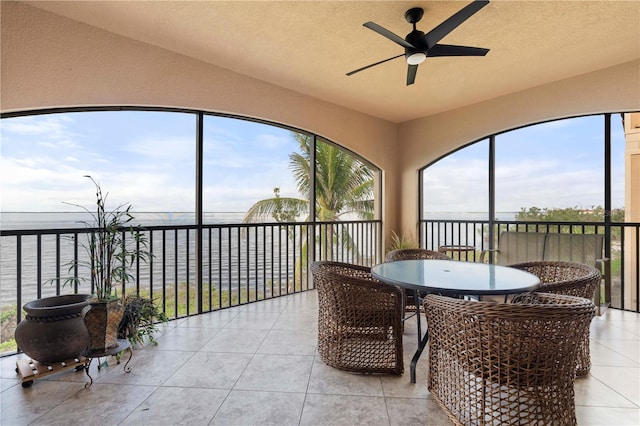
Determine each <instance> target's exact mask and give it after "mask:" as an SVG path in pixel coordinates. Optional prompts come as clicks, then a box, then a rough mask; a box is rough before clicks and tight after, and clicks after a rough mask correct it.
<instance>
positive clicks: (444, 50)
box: [429, 44, 489, 57]
mask: <svg viewBox="0 0 640 426" xmlns="http://www.w3.org/2000/svg"><path fill="white" fill-rule="evenodd" d="M488 52H489V49H483V48H482V47H468V46H454V45H452V44H436V45H435V46H433V47H432V48H431V49H429V56H433V57H436V56H485V55H486V54H487V53H488Z"/></svg>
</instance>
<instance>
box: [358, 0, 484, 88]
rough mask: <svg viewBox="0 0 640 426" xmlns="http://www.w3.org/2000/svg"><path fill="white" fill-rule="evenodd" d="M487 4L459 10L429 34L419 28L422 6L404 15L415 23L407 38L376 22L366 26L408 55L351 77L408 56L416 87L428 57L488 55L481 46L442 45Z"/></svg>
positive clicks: (477, 0) (481, 1)
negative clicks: (421, 65) (417, 24)
mask: <svg viewBox="0 0 640 426" xmlns="http://www.w3.org/2000/svg"><path fill="white" fill-rule="evenodd" d="M487 4H489V1H488V0H475V1H473V2H472V3H470V4H468V5H467V6H465V7H463V8H462V9H461V10H460V11H458V12H457V13H455V14H454V15H452V16H451V17H449V18H448V19H446V20H445V21H444V22H442V23H441V24H440V25H438V26H437V27H435V28H434V29H432V30H431V31H429V32H428V33H427V34H425V33H423V32H422V31H419V30H418V29H416V23H417V22H419V21H420V19H422V15H423V14H424V10H423V9H422V8H420V7H414V8H412V9H409V10H407V11H406V13H405V14H404V18H405V19H406V20H407V22H408V23H410V24H413V31H411V32H410V33H409V34H407V36H406V37H405V38H404V39H403V38H401V37H400V36H397V35H396V34H394V33H392V32H391V31H389V30H387V29H386V28H383V27H381V26H380V25H378V24H376V23H375V22H371V21H369V22H365V23H364V24H363V26H365V27H367V28H369V29H370V30H373V31H375V32H376V33H378V34H380V35H381V36H383V37H386V38H388V39H389V40H391V41H393V42H394V43H397V44H399V45H400V46H402V47H404V53H402V54H400V55H397V56H393V57H391V58H388V59H384V60H382V61H379V62H376V63H375V64H371V65H367V66H365V67H362V68H358V69H357V70H354V71H351V72H348V73H347V75H348V76H350V75H353V74H355V73H358V72H360V71H364V70H366V69H368V68H371V67H374V66H376V65H380V64H383V63H385V62H387V61H390V60H392V59H396V58H399V57H401V56H404V57H405V58H406V60H407V64H408V68H407V86H409V85H411V84H413V83H414V81H415V79H416V72H417V71H418V65H419V64H421V63H422V62H424V60H425V59H427V57H437V56H485V55H486V54H487V53H488V52H489V49H483V48H480V47H468V46H455V45H451V44H438V42H439V41H440V40H442V39H443V38H444V37H445V36H446V35H447V34H449V33H450V32H451V31H453V30H455V29H456V28H457V27H458V25H460V24H462V23H463V22H464V21H466V20H467V19H469V18H470V17H471V16H473V15H474V14H475V13H476V12H478V11H479V10H480V9H482V8H483V7H485V6H486V5H487Z"/></svg>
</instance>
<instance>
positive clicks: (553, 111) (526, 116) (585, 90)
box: [398, 60, 640, 232]
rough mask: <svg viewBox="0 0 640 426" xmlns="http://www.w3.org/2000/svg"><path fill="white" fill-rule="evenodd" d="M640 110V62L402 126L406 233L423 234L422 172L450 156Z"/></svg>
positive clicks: (400, 161)
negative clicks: (522, 130)
mask: <svg viewBox="0 0 640 426" xmlns="http://www.w3.org/2000/svg"><path fill="white" fill-rule="evenodd" d="M638 110H640V60H637V61H633V62H629V63H625V64H621V65H618V66H615V67H611V68H607V69H603V70H600V71H598V72H593V73H589V74H583V75H580V76H576V77H573V78H570V79H566V80H562V81H558V82H555V83H552V84H548V85H545V86H540V87H536V88H532V89H529V90H526V91H523V92H518V93H513V94H510V95H508V96H503V97H500V98H496V99H493V100H491V101H487V102H483V103H479V104H476V105H472V106H469V107H465V108H461V109H457V110H453V111H448V112H446V113H443V114H437V115H433V116H430V117H424V118H421V119H417V120H413V121H410V122H405V123H402V124H400V126H399V129H398V140H399V141H400V144H401V150H400V157H399V163H400V164H401V165H402V167H401V169H400V170H401V171H400V173H401V176H400V180H399V184H400V188H401V194H402V195H401V210H400V211H399V215H400V221H401V224H402V228H403V230H405V232H408V231H411V232H415V231H416V230H417V222H418V209H419V206H418V170H419V169H420V168H422V167H424V166H425V165H427V164H429V163H431V162H432V161H434V160H436V159H438V158H439V157H441V156H443V155H445V154H446V153H448V152H451V151H453V150H455V149H457V148H459V147H461V146H464V145H466V144H468V143H470V142H473V141H476V140H478V139H480V138H483V137H486V136H488V135H491V134H495V133H499V132H501V131H504V130H509V129H513V128H516V127H520V126H524V125H527V124H532V123H537V122H541V121H546V120H551V119H554V118H561V117H571V116H578V115H585V114H594V113H603V112H623V111H638ZM452 178H454V177H452Z"/></svg>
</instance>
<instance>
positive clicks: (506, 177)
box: [424, 115, 624, 212]
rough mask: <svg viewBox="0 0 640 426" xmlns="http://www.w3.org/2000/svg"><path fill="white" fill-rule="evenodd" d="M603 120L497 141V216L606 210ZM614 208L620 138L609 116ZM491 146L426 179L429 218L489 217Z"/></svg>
mask: <svg viewBox="0 0 640 426" xmlns="http://www.w3.org/2000/svg"><path fill="white" fill-rule="evenodd" d="M603 129H604V119H603V117H602V116H590V117H580V118H573V119H566V120H557V121H552V122H548V123H544V124H538V125H535V126H529V127H525V128H522V129H518V130H514V131H511V132H507V133H503V134H501V135H497V136H496V211H498V212H501V211H502V212H517V211H519V210H520V208H522V207H524V208H528V207H532V206H536V207H541V208H542V207H549V208H565V207H579V208H590V207H592V206H597V205H601V206H604V190H603V188H604V181H603V179H604V147H603ZM612 133H613V135H612V136H613V137H612V148H613V150H612V151H613V152H612V159H613V171H612V175H613V176H612V183H613V194H612V198H613V200H612V201H613V202H612V204H613V207H623V206H624V132H623V129H622V125H621V121H620V116H619V115H614V116H612ZM488 147H489V143H488V140H485V141H483V142H480V143H477V144H475V145H474V146H472V147H468V148H466V149H463V150H460V151H458V152H457V153H455V154H453V155H451V156H450V157H448V158H445V159H443V160H441V161H440V162H438V163H436V164H434V166H432V167H430V168H429V169H428V170H427V171H426V172H425V182H426V184H425V193H424V198H425V200H426V204H427V206H426V210H427V211H439V212H486V211H487V203H488V201H487V200H488V173H487V170H488Z"/></svg>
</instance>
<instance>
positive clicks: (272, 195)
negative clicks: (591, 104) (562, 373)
mask: <svg viewBox="0 0 640 426" xmlns="http://www.w3.org/2000/svg"><path fill="white" fill-rule="evenodd" d="M637 116H638V114H601V115H592V116H585V117H575V118H569V119H564V120H557V121H552V122H545V123H540V124H537V125H532V126H528V127H523V128H519V129H515V130H512V131H508V132H504V133H501V134H497V135H492V136H489V137H487V138H483V139H481V140H479V141H476V142H474V143H471V144H469V145H467V146H465V147H464V148H461V149H459V150H457V151H455V152H453V153H451V154H449V155H447V156H445V157H443V158H441V159H439V160H438V161H436V162H434V163H432V164H429V165H426V166H425V167H424V168H423V169H422V171H421V173H420V191H419V194H416V196H417V197H420V199H421V217H420V225H419V231H418V234H417V237H418V238H416V239H415V240H416V241H414V242H415V244H416V245H420V246H422V247H424V248H428V249H432V250H438V249H441V248H442V247H443V246H466V247H467V248H469V249H468V250H467V251H465V252H464V255H461V252H457V253H449V254H452V255H453V256H454V257H455V256H457V258H458V259H460V260H466V261H479V260H480V255H481V253H482V252H483V251H485V250H490V249H494V248H496V247H497V245H498V243H499V235H500V233H501V232H502V231H504V230H517V231H520V232H538V233H547V232H552V233H574V234H601V235H603V236H604V242H605V243H604V247H603V256H604V257H605V258H608V259H610V261H609V262H607V263H606V264H605V266H604V267H603V269H602V272H603V277H604V279H603V282H602V288H601V296H600V298H601V304H602V305H603V306H610V307H613V308H618V309H626V310H632V311H636V312H637V311H638V310H639V309H638V301H637V296H636V295H637V293H638V278H637V277H638V241H639V239H638V235H639V233H640V224H639V223H638V221H637V219H634V217H633V216H632V214H631V212H632V211H633V210H631V209H629V208H627V206H630V205H631V204H629V203H630V202H633V200H632V201H629V199H627V198H626V197H628V196H629V193H632V191H629V188H630V187H632V186H633V185H634V182H633V178H632V177H630V176H629V175H632V176H633V174H632V173H629V171H628V168H629V167H630V166H629V164H630V161H628V157H630V156H632V152H631V148H632V142H633V137H634V135H636V136H635V137H637V134H638V127H637V124H638V123H636V122H635V121H633V120H634V119H635V120H637ZM1 123H2V130H3V142H4V143H3V157H2V160H1V161H2V170H3V180H2V185H3V188H2V189H3V193H4V194H3V206H2V222H3V225H2V230H1V235H2V237H1V238H2V241H1V242H2V249H3V252H2V258H1V261H2V268H1V269H2V273H1V274H2V275H1V279H2V281H1V283H2V286H1V288H2V305H3V306H2V311H3V315H5V316H7V317H9V318H11V317H13V318H14V321H13V322H12V324H13V327H15V323H17V322H19V321H21V320H22V319H23V312H22V309H21V308H22V305H23V304H24V303H25V302H27V301H29V300H32V299H35V298H42V297H47V296H51V295H57V294H66V293H74V292H91V291H93V284H94V283H91V281H90V278H89V277H90V274H89V273H88V272H89V271H87V270H83V269H82V268H73V269H69V268H68V267H67V266H68V265H69V264H70V262H71V263H77V261H78V260H80V261H82V260H83V256H86V253H85V252H84V251H83V241H86V238H87V237H88V236H89V235H90V234H91V232H92V226H91V223H92V222H91V216H90V213H91V211H92V208H93V205H92V203H94V199H93V195H94V194H93V187H92V184H91V182H90V181H89V180H88V179H86V177H85V176H88V175H90V176H91V177H93V178H94V179H96V180H97V181H99V182H100V184H101V185H102V187H103V191H105V192H106V193H107V199H108V203H107V204H108V205H111V207H113V208H115V207H117V206H118V205H121V204H123V203H130V204H131V205H132V206H133V210H132V213H133V216H134V218H135V219H134V221H133V222H132V223H133V224H134V225H135V226H136V227H139V228H137V229H139V230H141V231H142V232H143V233H144V235H145V236H146V238H147V240H148V242H149V247H150V250H151V251H152V253H153V257H152V258H151V259H150V260H149V261H148V262H140V261H139V262H138V263H137V264H136V265H135V268H134V269H135V270H134V274H133V280H132V281H130V282H129V283H128V284H126V285H122V286H121V288H120V289H119V291H120V293H121V294H140V295H143V296H145V297H149V298H151V299H153V300H154V301H155V303H156V304H157V306H158V307H159V308H160V309H161V310H162V311H163V312H164V313H165V314H166V315H167V316H168V317H169V318H171V319H176V318H182V317H185V316H190V315H197V314H200V313H204V312H210V311H214V310H218V309H224V308H228V307H232V306H237V305H242V304H247V303H251V302H256V301H260V300H265V299H270V298H274V297H279V296H282V295H287V294H291V293H296V292H301V291H306V290H309V289H313V288H314V285H313V282H312V280H311V276H310V273H309V266H310V264H311V262H312V261H314V260H336V261H343V262H348V263H354V264H360V265H367V266H372V265H375V264H377V263H380V262H382V260H383V258H384V253H385V252H386V250H388V249H390V248H391V247H390V245H389V244H390V241H389V239H388V238H387V239H386V240H385V236H383V231H382V230H383V218H382V217H381V213H380V212H381V211H382V208H381V206H380V199H381V196H380V188H381V186H382V184H381V182H382V173H381V171H380V170H379V169H378V168H376V167H375V166H374V165H373V164H371V163H369V162H367V161H366V160H365V159H363V158H361V157H359V156H358V155H357V154H356V153H353V152H350V151H348V150H345V149H344V148H342V147H340V146H338V145H336V144H334V143H332V142H331V141H327V140H325V139H323V138H321V137H319V136H316V135H313V134H310V133H307V132H302V131H299V130H296V129H291V128H286V127H283V126H277V125H273V124H271V123H268V122H262V121H256V120H247V119H244V118H242V117H232V116H224V115H214V114H208V113H204V112H200V111H187V110H166V109H139V108H138V109H134V108H120V109H117V110H114V109H105V108H95V109H89V110H87V109H82V110H80V109H71V110H68V109H67V110H51V111H46V113H42V111H40V112H32V113H19V114H5V115H3V119H2V122H1ZM634 123H636V124H635V125H634ZM629 141H631V142H629ZM625 162H626V163H625ZM88 165H91V166H88ZM636 175H637V170H636ZM632 198H633V197H632ZM635 202H636V203H637V200H636V201H635ZM85 208H86V210H85ZM130 232H131V230H130V229H122V234H123V236H124V240H125V241H126V244H135V240H134V239H133V238H132V235H131V233H130ZM385 241H386V244H385ZM486 261H491V262H492V261H494V259H492V258H491V256H489V257H488V258H487V260H486ZM69 275H73V276H74V277H75V278H78V279H77V280H75V281H76V284H74V285H65V282H66V278H68V277H69ZM12 334H13V333H12V331H11V330H9V331H7V332H5V333H4V334H3V342H4V343H3V344H4V345H5V346H4V348H5V349H4V350H5V352H11V351H12V350H15V349H16V348H15V344H13V343H12Z"/></svg>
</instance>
